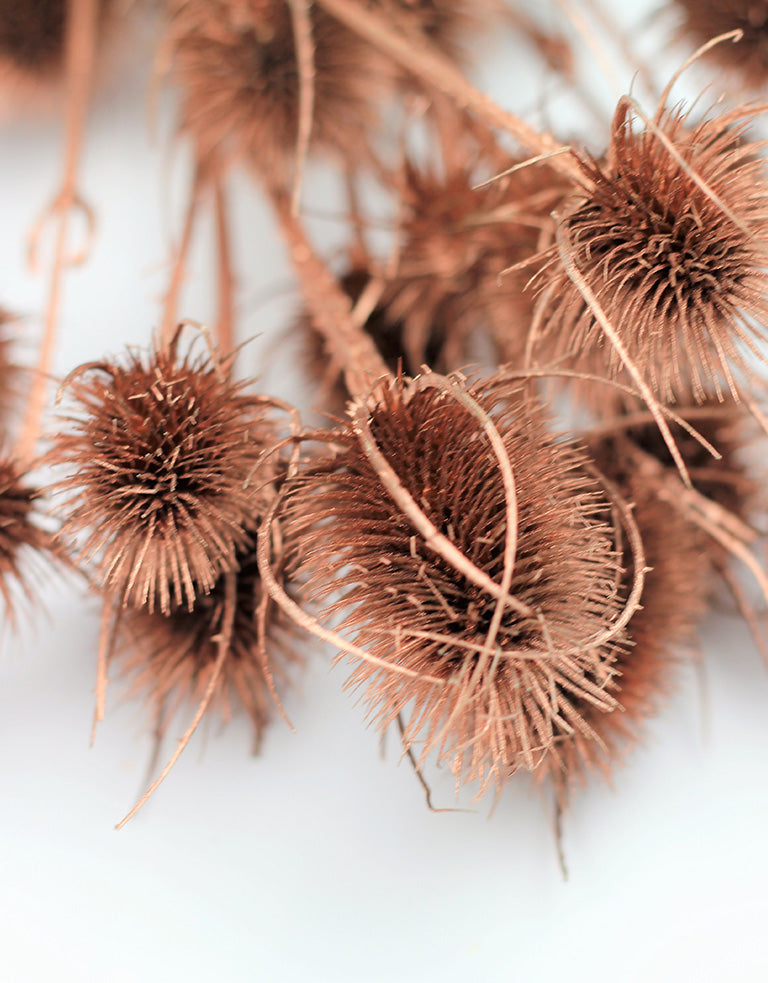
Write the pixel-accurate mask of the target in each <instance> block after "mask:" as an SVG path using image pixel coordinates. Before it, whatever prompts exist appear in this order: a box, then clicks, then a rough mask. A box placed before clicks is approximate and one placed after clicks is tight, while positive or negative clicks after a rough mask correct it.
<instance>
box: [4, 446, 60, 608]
mask: <svg viewBox="0 0 768 983" xmlns="http://www.w3.org/2000/svg"><path fill="white" fill-rule="evenodd" d="M39 497H40V492H39V491H38V489H36V488H33V487H32V486H31V485H28V484H27V483H26V480H25V477H24V475H23V473H22V471H21V469H20V467H19V465H18V463H17V462H16V461H15V460H13V458H11V457H9V456H8V455H7V454H3V455H2V456H0V594H1V595H2V597H3V601H4V608H5V617H6V618H7V619H8V620H9V621H10V622H11V623H13V622H14V620H15V599H14V594H16V598H18V594H17V593H16V590H18V589H19V588H20V589H21V592H22V594H23V595H26V596H27V597H30V596H31V595H30V589H29V585H28V578H27V574H26V572H25V570H24V567H25V565H26V564H27V563H29V562H32V561H34V559H35V558H38V559H39V558H40V556H41V554H52V553H53V552H54V550H53V545H52V538H51V534H50V533H49V532H48V531H47V530H45V529H44V528H43V526H42V525H41V524H40V516H39V515H38V510H37V508H36V503H37V500H38V498H39Z"/></svg>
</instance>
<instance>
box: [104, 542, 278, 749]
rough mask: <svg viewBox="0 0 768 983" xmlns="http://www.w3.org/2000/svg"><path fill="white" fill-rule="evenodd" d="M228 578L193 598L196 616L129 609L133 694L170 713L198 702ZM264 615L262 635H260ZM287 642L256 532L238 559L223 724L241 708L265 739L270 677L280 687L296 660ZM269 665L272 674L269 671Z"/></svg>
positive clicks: (125, 654) (219, 698) (125, 630)
mask: <svg viewBox="0 0 768 983" xmlns="http://www.w3.org/2000/svg"><path fill="white" fill-rule="evenodd" d="M225 579H226V574H222V575H221V576H220V577H219V579H218V580H217V581H216V583H215V584H214V586H213V588H212V590H211V591H210V593H208V594H202V595H200V596H198V597H197V599H196V600H195V603H194V606H193V608H192V610H191V611H189V610H187V609H186V608H183V607H175V608H174V609H173V611H172V612H171V614H169V615H167V616H166V615H163V614H161V613H160V612H154V613H152V614H150V613H148V612H147V611H130V612H128V613H126V615H125V616H124V618H123V620H122V621H121V627H122V636H123V640H122V644H121V646H120V650H121V662H122V668H123V670H124V672H125V673H126V675H128V676H130V677H132V679H133V684H134V689H135V690H136V692H137V693H143V694H145V695H146V696H148V698H149V699H150V701H151V702H152V703H153V704H154V705H155V707H156V708H157V709H158V710H160V709H161V708H165V711H166V712H167V711H168V710H171V709H172V708H173V706H175V705H177V704H179V703H181V702H182V701H186V702H189V703H199V702H200V700H201V699H202V696H203V694H204V693H205V690H206V687H207V686H208V683H209V681H210V677H211V674H212V672H213V669H214V664H215V662H216V658H217V656H218V654H219V647H218V642H217V638H218V637H219V635H220V633H221V631H222V630H223V626H224V621H225V606H226V584H225ZM262 605H263V606H264V610H263V624H264V637H263V638H262V636H261V633H260V623H259V617H260V609H261V607H262ZM287 641H288V630H287V619H286V617H285V616H284V615H283V614H282V613H281V611H280V609H279V608H278V607H277V606H276V605H275V604H274V602H273V601H271V600H270V598H269V597H268V595H266V592H265V591H264V589H263V586H262V583H261V578H260V576H259V570H258V564H257V561H256V548H255V533H252V534H249V535H248V537H247V538H246V540H245V542H244V543H243V545H242V546H241V547H240V548H239V549H238V551H237V556H236V596H235V613H234V621H233V627H232V635H231V640H230V645H229V650H228V653H227V658H226V660H225V662H224V666H223V670H222V677H221V682H220V684H219V686H218V687H217V689H216V696H215V706H216V707H217V709H218V711H219V713H220V714H221V716H222V717H223V718H224V719H227V718H228V717H229V715H230V713H231V712H232V710H233V708H236V707H237V706H243V707H244V708H245V710H246V712H247V713H248V715H249V716H250V718H251V721H252V723H253V727H254V731H255V735H256V739H257V740H258V739H259V738H260V737H261V734H262V731H263V729H264V727H265V725H266V724H267V722H268V720H269V718H270V716H271V709H272V706H273V701H272V697H271V696H270V692H269V684H268V682H267V676H266V671H268V672H269V673H270V674H271V675H272V676H273V677H274V679H275V682H276V683H278V684H280V683H281V682H283V681H285V679H286V677H287V669H288V667H289V666H290V664H291V663H293V662H296V656H295V654H294V653H293V650H292V648H291V646H290V645H289V644H287ZM267 659H268V660H269V661H268V667H269V668H268V670H267V669H266V666H267V662H266V660H267Z"/></svg>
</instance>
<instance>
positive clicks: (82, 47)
mask: <svg viewBox="0 0 768 983" xmlns="http://www.w3.org/2000/svg"><path fill="white" fill-rule="evenodd" d="M98 18H99V3H98V0H70V2H69V3H68V4H67V20H66V55H65V64H66V77H67V105H66V124H65V149H64V169H63V174H62V182H61V190H60V191H59V194H58V196H57V197H56V200H55V201H54V203H53V205H52V206H51V207H50V209H49V210H48V211H47V213H46V214H45V215H44V216H43V219H42V220H41V221H40V222H38V223H37V225H36V227H35V230H33V234H32V239H31V242H30V255H31V256H33V257H34V255H35V253H36V250H37V240H38V238H39V236H40V233H41V232H42V229H43V227H44V225H45V222H46V220H47V219H48V218H49V217H50V218H54V217H56V218H57V219H58V227H57V232H56V240H55V245H54V257H53V268H52V271H51V282H50V292H49V295H48V305H47V308H46V314H45V329H44V334H43V341H42V345H41V348H40V358H39V362H38V366H37V372H36V373H35V377H34V381H33V383H32V389H31V392H30V396H29V402H28V404H27V410H26V413H25V416H24V420H23V422H22V426H21V431H20V434H19V439H18V442H17V446H16V450H15V454H16V457H17V459H18V460H19V461H20V462H21V463H22V464H29V463H30V461H31V460H32V459H33V458H34V453H35V444H36V443H37V437H38V433H39V430H40V422H41V418H42V414H43V408H44V406H45V400H46V388H47V383H48V377H49V375H50V371H51V363H52V361H53V349H54V344H55V339H56V326H57V323H58V317H59V307H60V304H61V292H62V281H63V276H64V268H65V266H66V265H67V263H68V262H82V260H83V259H84V258H85V253H81V254H80V255H79V256H78V257H77V258H74V257H71V256H69V255H68V243H67V239H68V232H69V218H70V214H71V212H72V210H73V209H75V208H77V207H80V208H81V210H82V211H83V212H84V213H85V216H86V219H87V221H88V224H89V232H90V235H92V230H93V217H92V215H91V213H90V211H89V209H88V208H87V206H86V205H84V203H83V201H82V200H81V199H80V197H79V196H78V194H77V171H78V166H79V163H80V152H81V149H82V143H83V132H84V129H85V117H86V113H87V109H88V99H89V95H90V91H91V79H92V76H93V62H94V53H95V49H96V34H97V28H98ZM90 235H89V238H90ZM86 252H87V250H86Z"/></svg>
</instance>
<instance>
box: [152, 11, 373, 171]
mask: <svg viewBox="0 0 768 983" xmlns="http://www.w3.org/2000/svg"><path fill="white" fill-rule="evenodd" d="M171 13H172V19H171V24H170V34H169V39H168V45H169V53H170V58H171V61H172V72H173V79H174V81H175V82H176V83H177V84H178V85H179V86H180V88H181V90H182V105H181V120H182V128H183V130H185V131H186V132H188V133H190V134H191V136H192V138H193V139H194V141H195V144H196V147H197V153H198V156H199V157H200V158H201V159H202V160H203V161H207V160H208V159H210V158H211V157H214V156H215V157H216V158H217V159H218V160H220V161H223V162H225V163H229V162H232V161H234V160H240V161H244V162H245V163H247V164H248V165H250V166H251V167H253V168H255V169H256V170H257V171H258V172H260V173H261V174H262V175H263V176H265V177H266V178H267V179H268V180H269V181H270V182H272V183H278V184H281V183H285V182H286V180H289V179H290V175H291V173H292V167H291V161H292V160H293V158H294V156H295V152H296V143H297V136H298V127H299V73H298V69H297V60H296V47H295V44H294V32H293V25H292V20H291V11H290V7H289V5H288V3H287V2H286V0H173V2H172V3H171ZM311 19H312V43H313V51H314V81H313V86H314V111H313V116H312V144H311V146H312V148H313V149H317V150H322V151H326V152H328V151H331V152H333V153H338V154H341V155H342V156H343V158H344V159H346V160H358V159H360V157H361V155H365V153H366V149H365V148H366V144H367V141H366V140H365V137H364V136H363V134H364V133H366V132H367V131H370V130H371V128H372V127H373V126H374V125H375V124H376V120H377V102H378V99H379V97H380V95H381V93H382V91H385V90H386V89H387V88H388V87H390V86H391V84H392V71H391V69H389V68H388V66H387V64H386V62H385V61H384V59H383V58H381V57H380V56H379V55H378V54H377V53H376V51H375V50H374V49H372V48H371V47H370V46H368V45H366V44H365V43H364V42H362V41H360V40H359V39H358V38H357V37H356V36H355V35H354V34H352V33H351V32H350V31H348V30H347V29H346V28H344V27H342V26H341V25H340V24H339V23H338V22H337V21H335V20H334V19H333V18H332V17H330V16H329V15H328V14H326V13H325V12H324V11H323V10H322V9H320V8H318V7H314V8H312V10H311Z"/></svg>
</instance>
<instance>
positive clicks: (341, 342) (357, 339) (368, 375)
mask: <svg viewBox="0 0 768 983" xmlns="http://www.w3.org/2000/svg"><path fill="white" fill-rule="evenodd" d="M272 199H273V203H274V206H275V211H276V212H277V217H278V220H279V222H280V226H281V228H282V232H283V235H284V237H285V239H286V242H287V243H288V247H289V249H290V252H291V259H292V261H293V265H294V268H295V270H296V272H297V274H298V276H299V279H300V281H301V288H302V292H303V294H304V298H305V300H306V302H307V306H308V307H309V309H310V312H311V314H312V318H313V321H314V324H315V327H316V328H317V329H318V331H320V333H321V334H322V335H323V338H324V339H325V343H326V345H327V348H328V354H329V355H330V357H331V359H332V360H333V361H334V362H336V363H337V364H338V365H343V366H344V375H345V380H346V385H347V389H348V390H349V392H350V393H351V394H352V395H353V396H356V397H357V396H362V395H363V394H364V393H368V392H369V391H370V389H371V386H372V385H373V384H374V383H375V382H376V381H377V380H378V379H382V378H390V372H389V370H388V369H387V366H386V365H385V364H384V360H383V359H382V357H381V355H380V354H379V352H378V350H377V348H376V345H375V344H374V342H373V340H372V339H371V338H370V336H369V335H367V334H366V333H365V331H364V330H363V329H362V327H360V325H359V324H357V323H356V322H355V319H354V317H353V315H352V303H351V301H350V299H349V297H348V296H347V295H346V294H345V293H344V291H343V290H342V289H341V287H340V286H339V284H338V282H337V280H336V278H335V277H334V276H333V274H332V273H331V271H330V270H329V269H328V267H327V266H326V265H325V263H324V262H323V261H322V260H321V259H320V257H319V256H318V255H317V254H316V253H315V251H314V249H313V247H312V244H311V243H310V241H309V239H308V238H307V235H306V233H305V232H304V228H303V226H302V224H301V222H300V221H299V220H298V219H297V218H296V216H295V215H294V214H293V212H292V211H291V206H290V202H289V200H288V198H287V197H286V196H285V195H284V194H282V193H281V192H280V191H278V190H275V191H273V195H272Z"/></svg>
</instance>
